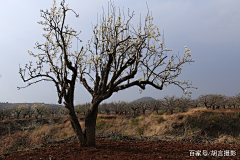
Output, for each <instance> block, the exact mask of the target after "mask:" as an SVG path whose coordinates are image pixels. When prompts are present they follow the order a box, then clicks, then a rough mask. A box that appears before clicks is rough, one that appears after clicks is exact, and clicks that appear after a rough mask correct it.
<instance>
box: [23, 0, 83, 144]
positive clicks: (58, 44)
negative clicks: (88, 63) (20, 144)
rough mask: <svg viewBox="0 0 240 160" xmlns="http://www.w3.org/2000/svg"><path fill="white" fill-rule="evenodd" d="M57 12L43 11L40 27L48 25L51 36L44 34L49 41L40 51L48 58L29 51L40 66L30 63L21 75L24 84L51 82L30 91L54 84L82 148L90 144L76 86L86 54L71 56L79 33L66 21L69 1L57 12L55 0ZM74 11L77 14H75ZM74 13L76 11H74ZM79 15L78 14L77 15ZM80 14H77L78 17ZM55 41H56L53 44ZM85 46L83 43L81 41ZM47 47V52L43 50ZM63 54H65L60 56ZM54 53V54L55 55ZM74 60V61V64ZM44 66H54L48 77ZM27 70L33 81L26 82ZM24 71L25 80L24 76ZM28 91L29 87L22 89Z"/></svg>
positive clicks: (53, 10) (54, 7) (39, 45)
mask: <svg viewBox="0 0 240 160" xmlns="http://www.w3.org/2000/svg"><path fill="white" fill-rule="evenodd" d="M53 2H54V3H53V8H51V9H50V10H51V12H48V10H46V12H45V11H43V10H41V12H43V15H41V17H43V18H44V19H45V20H46V21H45V22H42V21H40V22H39V24H42V25H47V26H48V27H46V28H44V30H45V31H47V32H48V34H43V36H44V37H45V38H46V42H45V44H39V43H38V42H37V43H36V48H38V49H41V50H42V51H43V52H44V54H37V55H35V54H33V53H32V52H30V51H28V52H29V54H30V56H31V55H33V56H34V57H38V58H39V62H38V61H36V63H37V68H34V69H32V62H31V61H30V66H29V67H28V66H27V64H26V66H25V69H24V70H22V69H21V68H20V69H19V73H20V75H21V78H22V79H23V81H24V82H28V81H31V80H32V79H35V78H39V77H46V78H47V79H41V80H37V81H35V82H31V83H29V84H28V85H27V86H26V87H28V86H30V85H31V84H34V83H37V82H40V81H53V82H54V84H55V86H56V88H57V93H58V98H59V100H58V103H59V104H61V103H62V98H64V100H65V102H64V104H65V107H66V108H67V109H68V110H69V116H70V121H71V124H72V127H73V129H74V132H75V134H76V136H77V139H78V142H79V144H80V143H81V146H85V144H86V142H85V139H84V135H83V132H81V130H82V129H81V126H80V123H79V121H78V119H77V116H76V114H75V111H74V103H73V100H74V89H75V82H76V77H77V74H78V73H77V70H78V64H77V62H78V61H79V59H80V58H81V57H80V53H81V52H84V50H83V47H82V48H81V50H80V52H79V53H77V52H75V54H72V53H70V52H68V50H69V48H71V46H70V41H71V39H72V38H73V36H74V37H77V35H78V34H79V33H78V34H77V33H75V32H76V31H74V30H73V29H72V27H71V28H70V29H69V27H68V25H65V24H64V23H65V18H66V12H67V11H70V10H72V9H69V8H68V7H67V6H66V7H65V6H64V3H65V0H63V1H62V2H61V7H59V9H58V10H57V7H56V2H55V0H53ZM72 11H73V10H72ZM73 12H74V11H73ZM74 13H75V12H74ZM75 14H76V13H75ZM77 17H78V15H77ZM54 38H55V41H54V40H53V39H54ZM80 42H81V41H80ZM42 46H43V48H42ZM60 50H61V52H60ZM51 51H53V52H51ZM59 52H60V55H59V58H58V59H57V62H56V65H55V64H54V61H53V59H54V58H56V57H57V53H59ZM71 57H72V59H73V60H72V61H71ZM74 60H75V65H72V64H73V61H74ZM59 61H60V63H61V64H60V66H58V63H59ZM43 63H48V64H49V65H50V67H51V68H50V70H49V71H47V72H45V74H44V73H41V71H42V67H43ZM26 69H28V70H29V75H30V78H28V79H25V78H24V77H25V71H26ZM23 71H24V76H23V73H22V72H23ZM69 72H72V75H71V79H69V78H68V75H70V73H69ZM50 73H53V74H55V75H56V78H57V79H55V78H54V77H53V76H52V75H50ZM20 88H25V87H18V89H20Z"/></svg>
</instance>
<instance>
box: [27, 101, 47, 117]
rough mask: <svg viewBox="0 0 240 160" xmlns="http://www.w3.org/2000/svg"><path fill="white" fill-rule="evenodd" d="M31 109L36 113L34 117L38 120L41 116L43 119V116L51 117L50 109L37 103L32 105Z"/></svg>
mask: <svg viewBox="0 0 240 160" xmlns="http://www.w3.org/2000/svg"><path fill="white" fill-rule="evenodd" d="M31 108H32V110H33V111H34V115H35V118H36V119H37V118H38V116H39V115H40V116H41V118H42V116H43V115H50V113H49V112H48V108H47V107H46V106H44V105H43V104H39V103H37V104H34V105H32V107H31Z"/></svg>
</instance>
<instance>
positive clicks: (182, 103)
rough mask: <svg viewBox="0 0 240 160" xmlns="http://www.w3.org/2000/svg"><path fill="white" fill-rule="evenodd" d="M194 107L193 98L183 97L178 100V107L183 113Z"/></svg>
mask: <svg viewBox="0 0 240 160" xmlns="http://www.w3.org/2000/svg"><path fill="white" fill-rule="evenodd" d="M192 105H193V103H192V100H191V98H189V97H183V96H182V97H181V98H179V99H178V107H179V108H180V109H181V111H182V112H186V111H187V110H188V108H190V107H191V106H192Z"/></svg>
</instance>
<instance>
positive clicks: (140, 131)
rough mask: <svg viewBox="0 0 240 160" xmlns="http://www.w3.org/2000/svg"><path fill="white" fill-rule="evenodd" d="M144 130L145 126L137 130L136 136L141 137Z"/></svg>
mask: <svg viewBox="0 0 240 160" xmlns="http://www.w3.org/2000/svg"><path fill="white" fill-rule="evenodd" d="M145 129H147V126H145V125H144V126H143V127H139V128H137V134H138V135H140V136H141V135H142V134H143V132H144V130H145Z"/></svg>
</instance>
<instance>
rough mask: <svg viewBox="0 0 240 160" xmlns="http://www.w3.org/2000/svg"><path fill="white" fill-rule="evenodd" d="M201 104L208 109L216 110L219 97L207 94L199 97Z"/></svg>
mask: <svg viewBox="0 0 240 160" xmlns="http://www.w3.org/2000/svg"><path fill="white" fill-rule="evenodd" d="M198 99H199V101H200V103H202V104H203V105H204V106H205V107H206V108H207V109H208V108H210V109H211V108H213V110H214V109H215V107H214V104H215V103H216V101H217V96H214V95H213V94H205V95H200V96H199V97H198Z"/></svg>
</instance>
